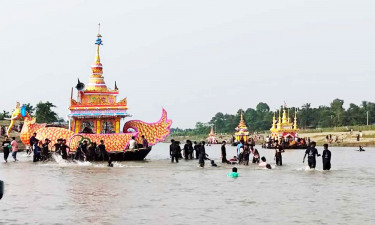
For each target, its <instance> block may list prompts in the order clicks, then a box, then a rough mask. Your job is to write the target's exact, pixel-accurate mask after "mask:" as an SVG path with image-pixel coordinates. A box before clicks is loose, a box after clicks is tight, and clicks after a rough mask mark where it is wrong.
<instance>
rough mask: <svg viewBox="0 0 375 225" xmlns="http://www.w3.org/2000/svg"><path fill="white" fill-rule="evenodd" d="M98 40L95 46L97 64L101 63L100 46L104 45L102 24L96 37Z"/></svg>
mask: <svg viewBox="0 0 375 225" xmlns="http://www.w3.org/2000/svg"><path fill="white" fill-rule="evenodd" d="M96 37H97V39H96V42H95V44H96V45H97V46H96V57H95V63H100V56H99V46H100V45H103V42H102V35H101V34H100V23H99V24H98V35H96Z"/></svg>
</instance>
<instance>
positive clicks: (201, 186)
mask: <svg viewBox="0 0 375 225" xmlns="http://www.w3.org/2000/svg"><path fill="white" fill-rule="evenodd" d="M258 150H259V151H260V154H261V155H262V156H265V157H266V158H267V160H268V161H269V162H271V163H272V164H274V161H273V151H272V150H265V149H258ZM319 150H320V152H321V151H322V149H319ZM331 150H332V170H331V171H322V169H321V168H322V165H321V161H320V160H321V159H320V158H319V159H318V163H317V169H316V170H309V169H306V166H307V165H306V164H302V158H303V154H304V152H303V151H301V150H289V151H287V152H285V153H284V154H283V163H284V164H285V165H284V166H282V167H275V168H274V169H273V170H267V169H259V168H258V167H257V166H255V165H250V166H248V167H245V166H239V173H240V177H239V178H238V179H232V178H228V177H227V176H226V174H227V173H228V172H229V171H230V169H231V166H230V165H221V163H220V161H221V160H220V146H219V145H215V146H211V147H207V153H208V154H209V155H210V157H211V158H213V159H214V160H215V162H216V163H217V164H218V165H219V167H218V168H212V167H210V166H209V163H208V162H207V163H206V168H204V169H201V168H198V167H197V161H196V160H189V161H185V160H182V161H180V163H178V164H171V163H170V162H169V156H168V152H169V147H168V145H166V144H159V145H157V146H155V147H154V149H153V150H152V151H151V152H150V154H149V155H148V156H147V160H145V161H142V162H115V163H114V167H113V168H108V167H107V166H106V162H103V163H102V162H95V163H89V162H84V163H73V162H65V161H64V160H61V159H59V158H58V159H56V162H46V163H36V164H35V163H32V162H31V157H27V156H26V155H24V153H19V155H20V162H17V163H13V162H11V163H7V164H5V163H0V179H2V180H4V181H5V184H6V186H5V191H6V193H5V195H4V197H3V199H2V200H1V201H0V224H1V223H4V224H87V223H95V224H97V223H99V224H125V223H126V222H128V223H130V224H135V223H137V224H196V223H204V224H226V223H227V224H233V223H239V222H240V223H241V222H242V223H244V224H250V223H251V222H253V223H258V224H276V223H277V224H312V223H317V224H359V223H361V224H374V223H375V215H374V212H375V206H374V204H373V202H374V201H375V190H374V186H375V179H374V177H375V165H374V157H375V153H374V152H375V149H370V148H368V149H367V151H366V152H356V151H354V149H350V148H332V149H331ZM227 152H228V154H227V155H228V157H229V156H232V155H234V154H235V149H234V148H233V147H228V150H227ZM2 158H3V155H2V154H1V155H0V159H2Z"/></svg>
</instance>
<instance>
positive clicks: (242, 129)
mask: <svg viewBox="0 0 375 225" xmlns="http://www.w3.org/2000/svg"><path fill="white" fill-rule="evenodd" d="M234 136H235V137H236V141H237V142H239V141H241V140H244V141H245V142H246V141H247V139H248V138H249V131H248V130H247V126H246V123H245V121H244V119H243V115H242V112H241V119H240V123H239V124H238V126H237V127H236V133H234Z"/></svg>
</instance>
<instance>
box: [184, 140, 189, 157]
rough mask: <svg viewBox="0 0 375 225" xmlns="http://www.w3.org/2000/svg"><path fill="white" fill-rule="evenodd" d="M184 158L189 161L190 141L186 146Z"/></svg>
mask: <svg viewBox="0 0 375 225" xmlns="http://www.w3.org/2000/svg"><path fill="white" fill-rule="evenodd" d="M184 158H185V159H189V140H187V141H186V143H185V145H184Z"/></svg>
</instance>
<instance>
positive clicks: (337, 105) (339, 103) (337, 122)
mask: <svg viewBox="0 0 375 225" xmlns="http://www.w3.org/2000/svg"><path fill="white" fill-rule="evenodd" d="M331 110H332V113H333V116H334V117H333V125H334V126H336V127H337V126H343V125H345V124H344V122H345V118H344V112H345V110H344V100H341V99H338V98H336V99H335V100H333V101H332V103H331Z"/></svg>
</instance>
